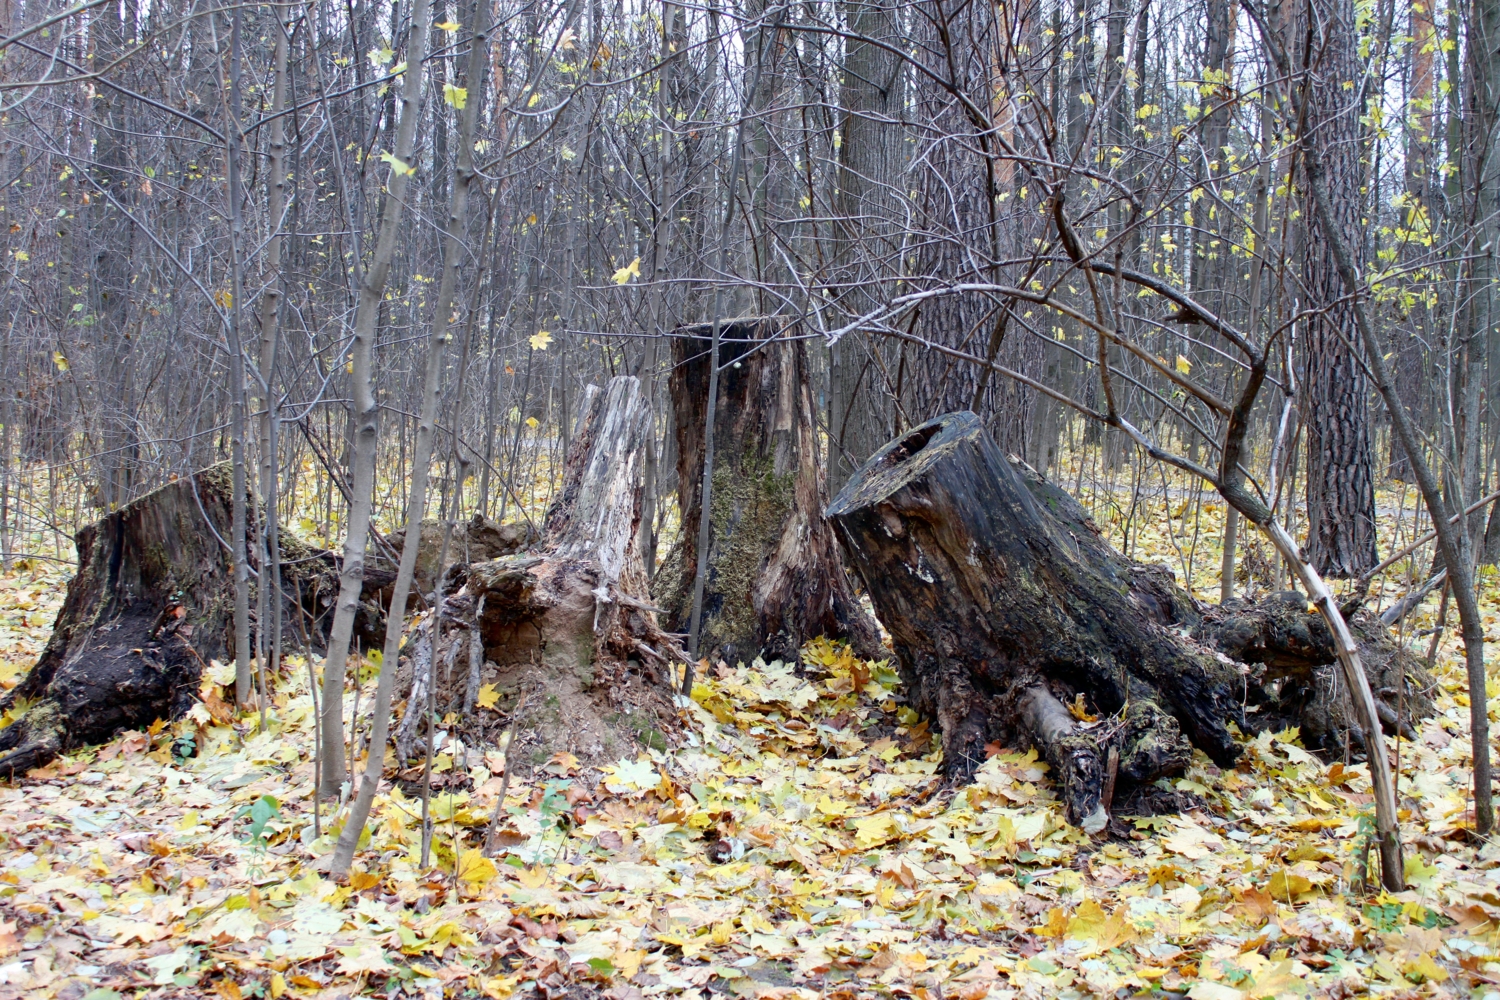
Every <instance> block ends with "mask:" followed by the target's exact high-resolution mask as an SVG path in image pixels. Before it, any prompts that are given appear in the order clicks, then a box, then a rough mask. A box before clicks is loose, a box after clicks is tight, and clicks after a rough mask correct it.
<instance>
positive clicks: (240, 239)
mask: <svg viewBox="0 0 1500 1000" xmlns="http://www.w3.org/2000/svg"><path fill="white" fill-rule="evenodd" d="M241 16H242V15H241V12H240V10H239V9H238V8H236V9H235V11H234V13H233V14H232V15H231V20H230V29H229V112H230V114H229V119H230V120H229V122H228V123H227V127H226V128H225V130H224V137H225V140H226V146H227V149H226V150H225V154H226V156H225V158H226V159H227V160H228V163H229V170H228V175H229V219H230V223H229V244H230V250H229V254H230V274H231V278H230V289H229V301H228V302H227V303H223V304H222V305H223V306H227V312H228V313H229V324H228V327H227V331H228V335H229V336H228V347H229V392H230V395H231V397H232V398H231V400H230V406H231V407H232V413H231V416H230V431H229V432H230V441H231V449H232V452H231V454H232V461H233V463H234V516H233V521H232V526H231V528H230V538H229V544H230V547H231V549H232V550H233V552H232V557H233V560H234V698H235V701H236V702H238V703H239V704H240V705H242V706H243V705H248V704H249V703H250V697H251V694H252V691H253V689H254V683H253V680H252V678H251V675H250V565H249V560H248V558H247V556H248V555H249V553H248V552H247V551H246V548H245V545H246V523H245V522H246V510H245V479H246V476H245V356H244V346H243V343H242V337H241V330H240V317H241V316H242V315H243V314H244V293H245V283H244V277H243V275H244V229H245V223H244V216H243V207H242V204H241V202H242V192H241V181H240V144H241V142H242V141H243V136H242V135H241V133H240V121H241V116H240V20H241Z"/></svg>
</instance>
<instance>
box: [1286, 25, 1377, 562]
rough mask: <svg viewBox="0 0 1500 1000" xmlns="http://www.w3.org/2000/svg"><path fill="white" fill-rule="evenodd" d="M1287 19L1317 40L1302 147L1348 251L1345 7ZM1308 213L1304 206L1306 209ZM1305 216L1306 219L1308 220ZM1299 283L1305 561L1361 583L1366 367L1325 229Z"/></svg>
mask: <svg viewBox="0 0 1500 1000" xmlns="http://www.w3.org/2000/svg"><path fill="white" fill-rule="evenodd" d="M1295 10H1296V11H1297V14H1296V15H1295V16H1292V17H1290V18H1289V22H1290V24H1292V25H1295V28H1294V29H1293V31H1292V32H1290V33H1289V35H1290V37H1291V39H1293V40H1294V41H1293V44H1294V46H1295V48H1294V51H1295V52H1296V53H1298V54H1299V55H1300V54H1302V53H1305V52H1307V51H1308V50H1307V46H1306V43H1305V39H1304V37H1303V36H1304V35H1305V33H1306V32H1307V31H1308V30H1309V26H1308V24H1307V21H1306V19H1307V18H1309V17H1311V18H1313V19H1315V20H1316V22H1317V23H1316V24H1314V25H1312V27H1311V30H1312V31H1314V32H1315V33H1316V34H1317V37H1318V38H1319V39H1320V42H1319V44H1318V45H1316V46H1314V49H1315V53H1316V54H1315V55H1309V58H1312V59H1313V60H1314V62H1313V63H1312V64H1311V65H1307V66H1302V65H1299V66H1298V67H1297V68H1298V69H1299V70H1301V71H1302V72H1304V73H1308V74H1310V76H1309V78H1308V82H1307V87H1306V96H1305V101H1304V105H1303V113H1304V122H1303V124H1302V128H1303V130H1304V131H1305V132H1306V136H1305V138H1306V140H1307V141H1310V142H1315V143H1317V144H1318V146H1319V147H1320V148H1321V149H1323V150H1325V151H1326V153H1325V155H1324V157H1323V159H1324V169H1325V171H1326V177H1327V180H1326V183H1327V184H1328V185H1329V186H1330V192H1331V197H1332V198H1333V205H1334V210H1335V212H1336V213H1337V214H1336V216H1335V217H1334V218H1332V219H1330V220H1328V225H1329V226H1337V227H1338V233H1339V238H1340V239H1341V240H1343V241H1344V243H1345V245H1346V246H1348V247H1351V248H1357V247H1359V246H1360V245H1361V238H1360V232H1361V230H1362V228H1363V227H1362V226H1361V224H1360V206H1361V204H1362V199H1361V197H1360V188H1361V186H1362V185H1363V178H1364V171H1363V168H1362V167H1361V166H1360V153H1361V150H1362V149H1363V148H1364V137H1363V135H1362V134H1361V129H1360V124H1359V117H1360V113H1361V112H1362V110H1363V108H1362V107H1361V105H1360V104H1359V102H1358V100H1357V97H1358V94H1359V93H1361V91H1360V90H1359V89H1358V88H1357V87H1356V88H1355V89H1353V90H1351V89H1348V88H1347V87H1346V82H1347V81H1350V80H1358V79H1359V78H1360V76H1361V70H1360V66H1359V55H1358V51H1357V45H1358V40H1357V38H1356V31H1355V26H1354V4H1353V2H1352V0H1313V2H1311V3H1308V4H1306V5H1305V6H1304V5H1300V4H1299V5H1297V6H1296V7H1295ZM1309 208H1311V206H1309ZM1312 215H1313V213H1312V211H1307V212H1306V213H1305V215H1304V217H1305V218H1306V219H1307V220H1308V221H1309V223H1310V221H1311V218H1312ZM1305 239H1306V252H1305V256H1304V258H1303V283H1304V285H1305V287H1306V288H1307V289H1308V296H1309V301H1308V303H1307V305H1308V306H1309V307H1312V308H1318V307H1323V311H1322V312H1320V313H1318V314H1316V315H1313V316H1311V317H1309V318H1308V320H1307V323H1306V330H1307V337H1306V340H1305V343H1306V345H1307V375H1306V377H1305V378H1304V379H1303V385H1304V386H1305V389H1306V399H1307V425H1306V426H1307V516H1308V521H1309V526H1308V534H1307V551H1308V558H1309V559H1310V560H1311V562H1312V564H1313V565H1314V566H1315V567H1317V569H1318V572H1319V573H1320V574H1322V575H1323V576H1326V577H1332V578H1335V579H1341V578H1353V577H1358V576H1359V575H1360V574H1361V573H1363V572H1364V571H1365V570H1367V569H1369V568H1370V567H1371V566H1374V565H1375V564H1376V563H1377V562H1379V561H1380V560H1379V556H1378V555H1377V554H1376V551H1375V479H1374V470H1373V460H1372V455H1371V448H1370V425H1369V413H1368V407H1367V404H1366V399H1367V398H1368V396H1369V391H1370V389H1369V383H1368V381H1367V380H1366V379H1365V374H1364V373H1365V369H1364V367H1363V366H1362V365H1361V364H1360V363H1359V359H1358V358H1357V357H1356V356H1355V351H1354V349H1353V347H1352V345H1351V344H1350V343H1349V341H1348V340H1347V339H1346V335H1347V331H1348V330H1350V329H1351V328H1352V327H1353V326H1354V322H1353V315H1352V305H1351V304H1350V302H1349V301H1348V299H1347V297H1346V295H1345V289H1344V286H1343V283H1342V281H1340V279H1339V269H1338V263H1337V261H1335V260H1334V255H1333V250H1332V248H1331V246H1330V241H1331V238H1330V237H1329V235H1328V234H1327V232H1326V231H1325V228H1324V227H1322V226H1314V225H1311V224H1308V225H1307V226H1306V237H1305Z"/></svg>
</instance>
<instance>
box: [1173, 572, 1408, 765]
mask: <svg viewBox="0 0 1500 1000" xmlns="http://www.w3.org/2000/svg"><path fill="white" fill-rule="evenodd" d="M1346 617H1347V619H1348V622H1349V629H1350V631H1351V632H1353V633H1354V637H1355V639H1356V640H1358V642H1359V660H1360V663H1361V664H1362V665H1363V666H1364V670H1365V676H1366V677H1367V678H1368V679H1369V681H1370V690H1371V692H1373V693H1374V695H1375V710H1376V714H1377V715H1378V716H1379V717H1380V724H1381V728H1382V729H1383V730H1384V731H1385V732H1386V734H1387V735H1395V734H1396V733H1398V732H1399V733H1400V734H1401V735H1403V736H1405V737H1406V738H1408V739H1415V738H1416V727H1415V723H1416V722H1417V720H1420V719H1425V718H1427V717H1429V716H1431V715H1432V713H1433V711H1434V705H1433V701H1432V694H1433V692H1434V690H1435V689H1436V682H1435V681H1434V680H1433V679H1432V677H1431V675H1429V674H1428V673H1427V669H1426V667H1425V666H1424V665H1423V664H1422V661H1421V660H1420V659H1419V658H1417V657H1416V656H1414V655H1412V653H1411V652H1410V651H1409V650H1407V649H1406V647H1405V646H1402V645H1401V644H1400V643H1398V642H1396V641H1395V640H1394V639H1392V638H1391V634H1390V630H1389V629H1388V628H1387V627H1386V626H1385V625H1384V624H1383V623H1382V622H1381V620H1380V618H1379V617H1378V616H1376V615H1373V614H1371V613H1369V612H1367V611H1357V612H1355V613H1353V614H1351V615H1347V616H1346ZM1192 634H1193V638H1194V639H1196V640H1198V641H1199V642H1201V643H1204V644H1206V645H1208V646H1211V647H1213V648H1214V649H1217V650H1218V651H1220V652H1221V653H1224V654H1225V655H1227V656H1229V657H1230V658H1232V659H1234V660H1237V661H1239V662H1241V663H1244V664H1247V665H1249V666H1250V668H1251V670H1250V674H1249V683H1248V684H1247V686H1246V702H1247V707H1248V710H1249V712H1250V713H1251V714H1250V718H1251V721H1252V722H1253V723H1255V724H1257V725H1258V726H1259V727H1262V728H1267V727H1268V728H1274V729H1278V730H1280V729H1286V728H1289V727H1292V726H1295V727H1297V728H1298V729H1299V730H1301V737H1302V742H1303V743H1304V744H1305V745H1306V746H1308V747H1309V748H1311V749H1317V750H1322V751H1325V752H1326V753H1329V754H1345V755H1348V756H1351V757H1360V758H1362V757H1363V756H1364V746H1365V734H1364V730H1363V729H1361V728H1360V725H1359V716H1358V714H1357V713H1356V712H1355V711H1354V708H1353V705H1352V703H1351V702H1350V700H1349V693H1348V688H1347V686H1346V685H1345V684H1344V683H1343V679H1342V676H1341V675H1340V673H1339V667H1338V654H1337V653H1336V652H1335V650H1334V644H1333V636H1332V634H1331V633H1330V632H1329V631H1328V624H1327V622H1326V621H1325V620H1324V618H1323V616H1322V615H1321V614H1319V613H1318V612H1317V611H1316V609H1311V608H1310V606H1309V604H1308V603H1307V598H1306V597H1304V596H1303V595H1302V594H1300V593H1298V592H1296V591H1282V592H1281V593H1277V594H1271V595H1270V596H1268V597H1267V598H1265V599H1264V600H1262V601H1260V602H1258V603H1255V604H1251V603H1249V602H1246V601H1241V600H1233V601H1228V602H1226V603H1225V604H1223V605H1220V606H1218V607H1215V608H1210V609H1208V611H1207V612H1206V613H1205V614H1204V616H1203V619H1202V621H1201V622H1199V623H1198V625H1197V626H1196V627H1195V628H1194V629H1193V633H1192Z"/></svg>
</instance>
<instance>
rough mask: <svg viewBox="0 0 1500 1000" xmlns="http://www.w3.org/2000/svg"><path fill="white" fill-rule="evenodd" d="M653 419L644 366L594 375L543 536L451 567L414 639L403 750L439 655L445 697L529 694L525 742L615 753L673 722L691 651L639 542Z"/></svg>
mask: <svg viewBox="0 0 1500 1000" xmlns="http://www.w3.org/2000/svg"><path fill="white" fill-rule="evenodd" d="M649 423H650V409H649V403H648V402H647V400H646V398H645V396H644V394H643V393H642V392H641V388H640V383H639V382H638V380H636V379H634V378H631V377H628V376H621V377H618V378H615V379H612V380H611V381H610V383H609V385H608V386H607V388H606V389H604V390H602V391H601V390H599V389H598V388H597V387H594V386H589V387H588V390H587V391H586V393H585V398H584V400H583V405H582V406H581V408H580V413H579V418H578V422H577V427H576V430H575V433H574V437H573V440H572V442H571V443H570V445H569V448H568V454H567V457H566V459H565V468H564V475H563V487H562V491H561V493H560V494H559V495H558V497H557V499H556V500H555V501H554V502H553V504H552V506H551V508H550V509H549V510H548V512H547V517H546V520H545V523H544V525H543V529H542V537H541V540H540V542H539V543H538V545H537V546H536V548H535V549H534V550H533V551H530V552H522V553H516V554H512V555H508V556H503V557H501V558H498V559H488V560H483V561H478V562H473V563H469V564H467V565H458V566H455V567H453V569H451V570H450V571H449V575H448V578H447V590H448V592H447V594H446V595H445V597H444V599H443V600H442V602H441V604H440V606H439V608H438V609H437V611H436V613H435V614H432V615H429V617H428V619H427V620H426V621H424V622H423V624H422V626H421V627H420V628H419V629H418V630H417V633H416V635H415V636H414V637H413V638H412V639H411V640H409V641H408V644H407V650H408V651H409V652H408V653H407V654H406V659H407V660H408V661H409V662H408V663H407V665H406V666H405V667H404V669H405V670H406V672H407V674H408V675H409V676H410V678H411V683H412V685H413V687H412V691H413V694H412V697H410V698H409V699H408V706H407V712H406V717H405V718H404V719H403V720H402V726H401V728H400V730H398V733H397V747H398V751H400V752H403V753H410V752H411V748H412V747H413V746H414V745H415V742H416V739H415V737H416V731H415V725H414V724H415V720H416V719H417V718H418V717H419V716H420V714H421V711H420V710H421V707H422V703H423V701H424V700H425V697H426V688H425V684H426V683H427V681H426V678H425V677H424V674H425V673H426V671H427V670H429V669H430V670H431V672H432V677H433V680H434V682H435V683H436V684H437V691H436V699H437V701H438V704H439V705H440V706H441V707H443V708H459V707H463V708H472V706H473V700H474V697H473V692H474V691H476V690H477V689H478V688H479V687H480V685H481V684H483V683H493V684H495V685H496V687H497V689H498V690H499V692H500V693H501V695H502V696H503V697H504V698H505V699H506V701H507V703H509V704H514V702H515V701H516V700H518V699H519V697H520V696H521V695H522V694H523V693H525V694H528V695H529V699H530V700H529V701H528V708H527V710H526V715H527V718H525V719H523V720H522V721H521V725H520V728H519V729H518V733H517V746H518V748H519V749H522V750H525V749H526V747H527V745H528V744H529V745H530V746H531V752H533V753H535V752H539V751H540V750H543V749H545V750H546V751H548V752H551V751H558V750H568V751H571V752H573V753H575V754H577V755H579V756H581V757H590V758H594V759H598V758H600V757H601V756H609V755H610V754H614V755H616V756H618V754H619V753H621V752H623V751H624V750H625V749H626V748H625V747H624V746H621V745H619V744H620V743H622V742H623V741H624V740H625V739H627V738H629V739H632V740H633V739H634V737H635V734H637V733H639V732H640V731H642V730H649V729H657V730H659V729H662V728H666V727H667V726H669V724H670V720H671V719H672V718H673V711H672V708H671V699H670V683H671V670H670V666H671V662H672V661H673V660H674V659H676V660H679V661H680V660H681V658H682V652H681V650H680V649H679V648H678V646H677V644H676V640H675V639H674V638H673V637H672V636H671V635H668V634H667V633H665V632H664V631H663V630H662V629H661V627H660V626H659V625H658V624H657V621H656V613H655V609H654V608H653V607H652V605H651V603H650V596H649V592H648V586H647V582H646V573H645V567H644V566H643V565H642V563H641V558H640V554H639V553H638V552H637V551H636V538H637V532H636V527H637V526H638V523H639V519H640V507H641V467H642V464H643V462H644V460H645V441H646V434H647V433H648V430H649ZM434 636H436V640H435V641H434V638H433V637H434ZM429 664H430V665H431V666H430V667H429V666H428V665H429ZM461 700H462V703H466V704H462V703H461ZM625 730H630V732H628V733H627V732H625Z"/></svg>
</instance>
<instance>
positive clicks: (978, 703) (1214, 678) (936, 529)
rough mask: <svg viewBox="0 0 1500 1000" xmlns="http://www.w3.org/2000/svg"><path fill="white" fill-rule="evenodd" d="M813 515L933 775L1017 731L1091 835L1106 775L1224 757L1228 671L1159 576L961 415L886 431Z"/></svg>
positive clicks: (956, 774) (1229, 759) (1130, 779)
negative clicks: (1179, 626)
mask: <svg viewBox="0 0 1500 1000" xmlns="http://www.w3.org/2000/svg"><path fill="white" fill-rule="evenodd" d="M828 516H829V519H830V520H831V521H832V523H833V524H834V526H835V528H836V530H837V531H838V534H839V538H840V540H841V542H842V543H843V545H844V548H845V550H846V551H847V552H848V555H849V560H850V563H851V565H852V566H853V567H854V568H855V569H856V570H857V571H858V572H859V574H860V575H861V577H863V579H864V582H865V586H866V588H867V589H868V591H869V593H870V596H871V599H872V600H873V601H874V604H875V612H876V616H877V617H878V618H879V619H880V620H881V622H882V623H883V624H884V625H885V627H886V629H887V630H888V631H889V632H890V634H891V638H892V640H893V642H894V644H895V651H896V656H897V659H898V662H899V668H900V672H901V676H902V680H903V681H904V683H905V687H906V693H907V698H908V699H909V700H910V701H911V703H912V706H913V707H914V708H915V709H916V710H917V711H918V712H921V713H922V714H924V715H926V716H927V717H928V718H931V719H933V720H935V721H936V723H937V726H938V728H939V729H940V731H941V733H942V736H943V757H944V767H945V769H946V771H947V774H948V776H949V777H950V778H952V779H955V780H962V779H966V778H968V777H969V776H971V775H972V773H973V772H974V770H975V769H976V768H977V767H978V766H979V765H980V764H981V763H983V761H984V760H985V757H986V750H985V746H986V744H988V743H991V742H998V743H1000V744H1002V745H1012V746H1013V745H1028V744H1029V745H1031V746H1034V747H1036V748H1037V749H1038V750H1039V751H1040V752H1041V753H1042V754H1043V756H1044V757H1045V759H1046V760H1047V762H1048V763H1049V764H1050V765H1051V767H1052V770H1053V773H1054V776H1055V778H1056V780H1057V782H1058V785H1059V795H1060V797H1061V799H1062V801H1063V803H1064V805H1065V807H1066V810H1067V815H1068V819H1069V821H1070V822H1073V823H1075V824H1077V825H1080V826H1082V827H1084V829H1086V830H1089V831H1091V832H1092V831H1097V830H1099V829H1101V828H1102V827H1103V826H1104V825H1105V823H1106V822H1107V819H1108V814H1109V809H1110V806H1111V802H1112V799H1113V797H1114V796H1115V795H1116V788H1118V787H1120V786H1121V785H1122V784H1135V785H1142V784H1145V783H1148V782H1152V781H1154V780H1156V779H1157V778H1161V777H1164V776H1168V775H1173V774H1177V773H1180V772H1181V771H1182V770H1183V769H1184V768H1185V767H1186V765H1187V763H1188V761H1189V760H1190V758H1191V753H1192V747H1193V746H1197V747H1199V748H1201V749H1202V750H1203V751H1204V752H1205V753H1207V754H1208V756H1209V757H1211V758H1212V759H1213V760H1214V761H1215V762H1216V763H1218V764H1219V765H1220V766H1227V765H1229V764H1231V763H1233V761H1234V760H1235V759H1236V757H1237V756H1238V751H1237V748H1236V745H1235V742H1234V739H1233V737H1232V735H1231V732H1230V729H1229V723H1231V722H1233V723H1237V724H1239V725H1241V726H1243V725H1244V716H1243V714H1242V711H1241V697H1240V696H1241V692H1242V689H1243V684H1242V681H1243V677H1242V673H1241V671H1240V670H1239V668H1238V667H1237V666H1236V665H1234V664H1231V663H1229V662H1228V661H1227V659H1221V658H1219V657H1216V656H1214V655H1213V654H1211V653H1209V652H1207V651H1204V650H1201V649H1199V648H1198V647H1196V646H1195V645H1194V644H1193V643H1191V642H1190V641H1188V640H1186V639H1184V638H1183V637H1182V636H1181V635H1180V634H1178V633H1177V632H1175V631H1174V630H1172V629H1171V628H1170V627H1169V626H1168V625H1166V624H1164V619H1170V618H1171V617H1173V614H1174V606H1175V605H1176V604H1177V603H1178V602H1179V600H1180V598H1179V597H1178V596H1177V595H1176V593H1174V590H1175V588H1174V587H1173V586H1172V584H1171V582H1170V580H1169V579H1164V578H1163V577H1164V575H1165V574H1161V573H1159V572H1152V571H1149V570H1146V569H1144V568H1143V567H1139V566H1137V565H1135V564H1134V563H1132V562H1130V561H1129V560H1127V559H1125V558H1123V557H1122V556H1120V555H1119V554H1118V553H1116V552H1115V551H1114V550H1113V549H1111V548H1110V547H1109V546H1108V545H1107V544H1106V543H1105V542H1104V541H1103V540H1102V539H1100V538H1099V536H1098V534H1097V532H1096V531H1095V530H1094V529H1093V528H1092V526H1091V524H1090V522H1089V520H1088V518H1087V516H1086V515H1085V514H1084V513H1083V511H1082V509H1081V508H1080V507H1078V505H1077V504H1076V502H1074V501H1073V500H1072V499H1071V498H1070V497H1068V496H1067V494H1065V493H1063V492H1062V491H1061V490H1058V489H1056V488H1055V487H1052V486H1051V485H1049V484H1048V483H1047V482H1046V481H1045V480H1043V479H1042V478H1041V477H1040V476H1038V475H1036V474H1035V473H1034V472H1032V471H1031V470H1029V469H1027V468H1026V467H1025V466H1021V465H1019V464H1015V463H1012V462H1011V461H1009V460H1007V458H1006V456H1005V455H1003V454H1001V452H1000V451H999V449H998V448H997V447H996V446H995V445H994V443H993V442H992V441H991V440H990V437H989V435H988V434H987V433H986V432H985V430H984V428H983V425H982V424H981V422H980V420H979V418H978V417H977V416H975V415H974V414H973V413H969V412H962V413H950V414H947V415H945V416H942V417H938V418H937V419H935V420H932V421H929V422H928V423H925V424H923V425H921V426H920V427H917V428H915V429H914V430H912V431H911V432H910V433H908V434H906V435H905V436H904V437H902V438H900V439H898V440H896V441H893V442H891V443H890V444H888V445H886V446H885V447H884V448H882V449H881V450H880V451H879V452H877V453H876V454H875V455H874V456H872V457H871V458H870V460H869V461H868V462H866V463H865V465H864V466H863V467H862V468H861V469H860V470H859V471H858V472H857V473H856V474H855V475H854V477H853V478H852V479H850V481H849V482H848V483H847V484H846V486H845V487H844V489H843V491H842V492H840V493H839V495H838V497H836V498H835V499H834V501H833V504H832V505H831V506H830V507H829V510H828Z"/></svg>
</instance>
